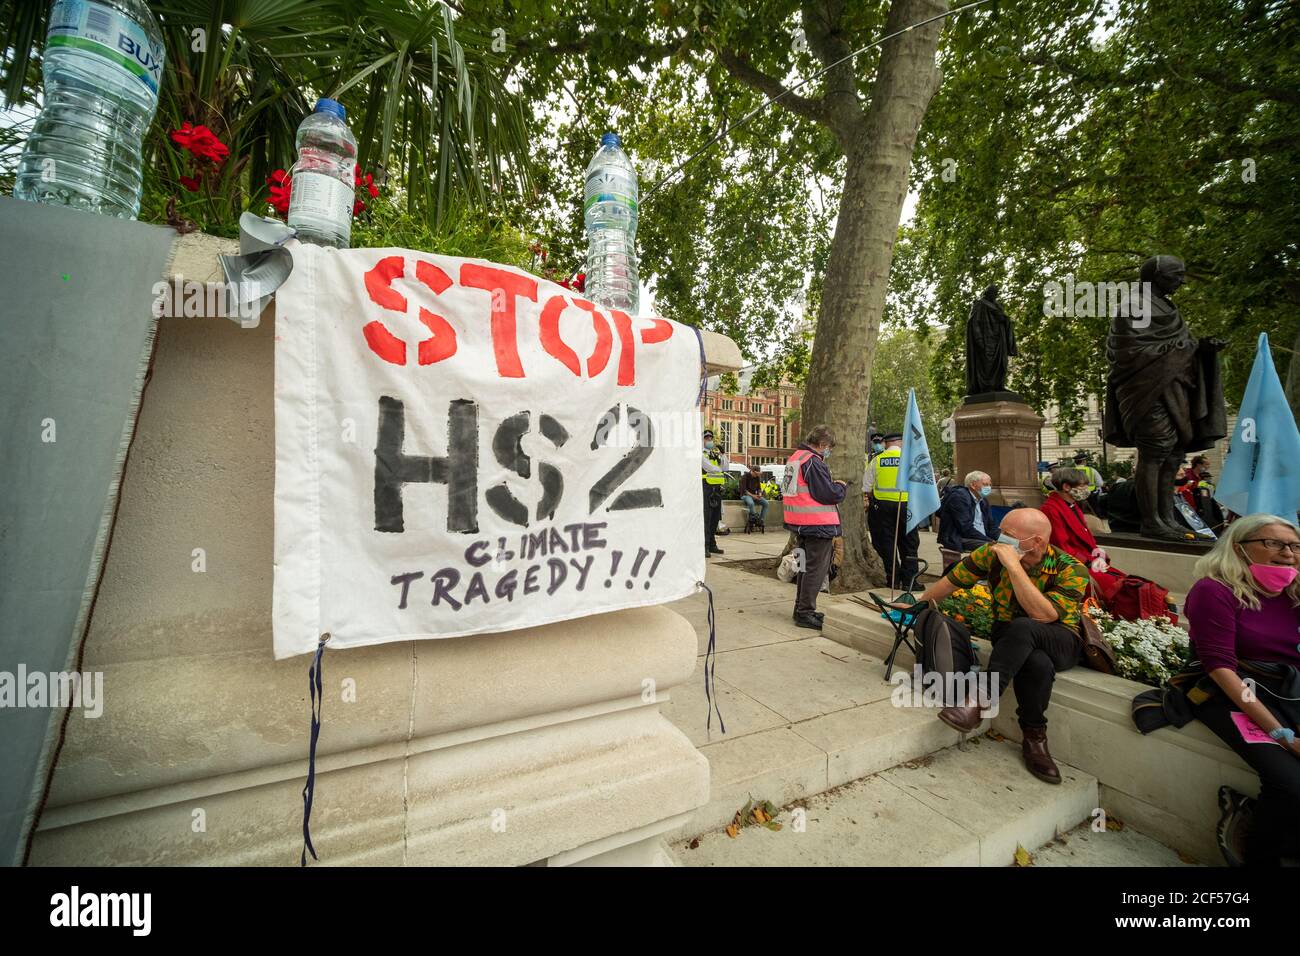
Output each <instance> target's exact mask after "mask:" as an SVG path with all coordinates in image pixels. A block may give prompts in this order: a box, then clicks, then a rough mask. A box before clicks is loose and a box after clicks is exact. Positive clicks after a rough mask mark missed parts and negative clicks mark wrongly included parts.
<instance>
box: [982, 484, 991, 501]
mask: <svg viewBox="0 0 1300 956" xmlns="http://www.w3.org/2000/svg"><path fill="white" fill-rule="evenodd" d="M991 494H993V486H992V485H985V486H984V487H983V488H981V489H980V497H981V498H987V497H988V496H989V495H991Z"/></svg>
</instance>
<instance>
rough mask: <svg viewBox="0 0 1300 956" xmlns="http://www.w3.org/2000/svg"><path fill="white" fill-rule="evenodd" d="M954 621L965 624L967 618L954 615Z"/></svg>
mask: <svg viewBox="0 0 1300 956" xmlns="http://www.w3.org/2000/svg"><path fill="white" fill-rule="evenodd" d="M952 619H953V620H954V621H959V622H961V623H965V621H966V618H964V617H962V616H961V615H960V614H954V615H953V616H952Z"/></svg>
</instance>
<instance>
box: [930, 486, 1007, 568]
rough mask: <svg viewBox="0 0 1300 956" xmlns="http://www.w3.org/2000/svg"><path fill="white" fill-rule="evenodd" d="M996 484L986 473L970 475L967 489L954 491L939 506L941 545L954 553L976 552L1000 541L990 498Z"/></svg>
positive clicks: (951, 489) (951, 490) (950, 490)
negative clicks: (981, 547) (982, 546)
mask: <svg viewBox="0 0 1300 956" xmlns="http://www.w3.org/2000/svg"><path fill="white" fill-rule="evenodd" d="M992 493H993V481H992V479H990V478H989V476H988V475H986V474H985V473H984V472H982V471H972V472H971V473H970V474H969V475H967V476H966V485H965V487H964V488H950V489H949V490H948V493H947V494H946V495H944V496H943V504H941V505H940V506H939V546H940V547H943V548H951V549H952V550H953V551H974V550H975V549H976V548H978V547H980V546H981V545H985V544H989V543H991V542H994V541H996V540H998V526H997V525H996V524H994V522H993V511H992V509H991V508H989V497H988V496H989V495H990V494H992Z"/></svg>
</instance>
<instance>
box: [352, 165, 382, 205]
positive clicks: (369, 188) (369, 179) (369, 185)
mask: <svg viewBox="0 0 1300 956" xmlns="http://www.w3.org/2000/svg"><path fill="white" fill-rule="evenodd" d="M353 179H354V182H355V185H356V187H357V189H360V188H361V187H362V186H364V187H366V192H368V193H370V198H371V199H376V198H378V196H379V187H378V186H376V185H375V174H374V173H366V174H365V175H364V176H362V175H361V167H360V166H358V167H356V172H355V175H354V177H353Z"/></svg>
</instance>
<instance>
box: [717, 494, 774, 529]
mask: <svg viewBox="0 0 1300 956" xmlns="http://www.w3.org/2000/svg"><path fill="white" fill-rule="evenodd" d="M746 510H747V509H746V508H745V503H744V502H743V501H724V502H723V503H722V523H723V524H725V525H726V526H727V527H728V528H730V529H731V530H732V531H744V530H745V512H746ZM784 514H785V509H784V508H783V507H782V504H781V502H779V501H772V502H769V503H768V506H767V515H766V518H765V520H764V522H763V525H764V527H766V528H767V529H768V531H769V532H770V531H771V530H772V529H773V528H776V529H778V530H781V524H782V521H783V520H784V517H783V516H784Z"/></svg>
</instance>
